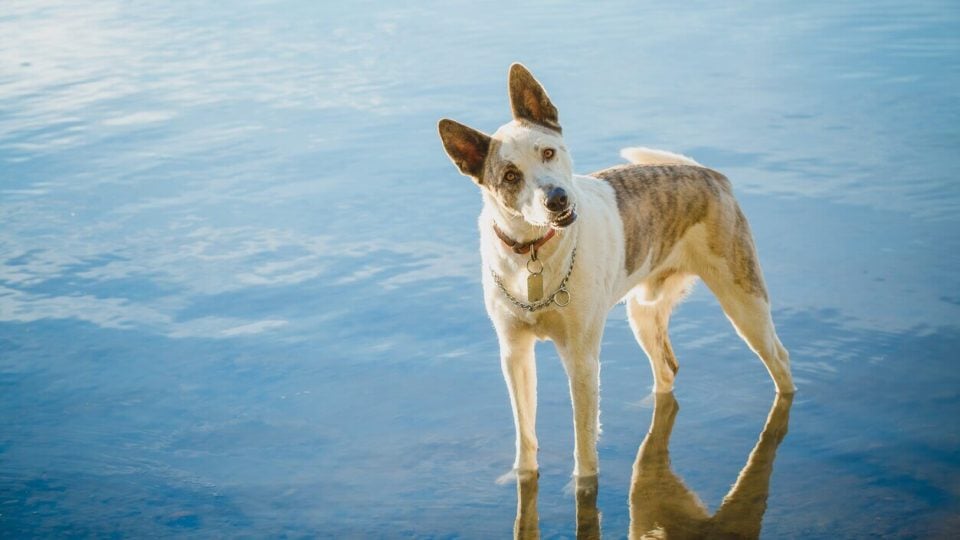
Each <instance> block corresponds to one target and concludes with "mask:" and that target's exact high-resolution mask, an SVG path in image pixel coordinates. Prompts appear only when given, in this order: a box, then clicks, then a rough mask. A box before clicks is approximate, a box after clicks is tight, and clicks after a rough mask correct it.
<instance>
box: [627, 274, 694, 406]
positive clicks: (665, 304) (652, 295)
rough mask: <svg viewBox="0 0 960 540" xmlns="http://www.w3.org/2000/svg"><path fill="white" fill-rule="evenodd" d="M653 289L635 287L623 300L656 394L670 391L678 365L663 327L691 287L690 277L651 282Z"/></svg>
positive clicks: (674, 276) (665, 329) (680, 276)
mask: <svg viewBox="0 0 960 540" xmlns="http://www.w3.org/2000/svg"><path fill="white" fill-rule="evenodd" d="M654 281H655V282H656V283H655V284H653V286H654V287H655V290H650V289H649V288H646V287H643V290H640V288H638V289H637V290H635V291H634V292H633V294H631V295H630V296H629V298H628V300H627V318H628V319H629V320H630V328H631V329H632V330H633V335H634V336H635V337H636V338H637V342H639V343H640V347H642V348H643V352H645V353H647V358H648V359H649V360H650V369H651V370H652V371H653V380H654V384H653V390H654V392H657V393H663V392H670V391H671V390H673V380H674V378H675V377H676V374H677V371H678V370H679V369H680V364H679V363H678V362H677V357H676V355H675V354H674V353H673V347H672V346H671V345H670V335H669V333H668V331H667V327H668V325H669V324H670V314H671V312H672V311H673V307H674V306H675V305H676V303H677V302H678V301H680V300H681V299H682V298H683V297H684V296H686V294H687V292H688V291H689V290H690V288H691V287H692V286H693V278H692V277H690V276H683V275H680V274H672V275H669V276H668V277H666V278H664V279H654Z"/></svg>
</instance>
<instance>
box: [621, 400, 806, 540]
mask: <svg viewBox="0 0 960 540" xmlns="http://www.w3.org/2000/svg"><path fill="white" fill-rule="evenodd" d="M792 403H793V397H792V396H777V397H776V399H774V401H773V405H771V407H770V413H769V414H768V415H767V422H766V424H764V426H763V432H761V433H760V438H759V439H758V440H757V444H756V445H754V447H753V450H752V451H751V452H750V455H749V457H748V458H747V463H746V465H744V467H743V469H741V470H740V476H738V477H737V481H736V482H735V483H734V484H733V487H731V488H730V491H729V492H728V493H727V495H726V497H724V498H723V502H722V503H720V508H718V509H717V511H716V513H714V514H713V515H712V516H711V515H710V514H709V513H708V512H707V508H706V506H705V505H704V504H703V502H701V501H700V498H699V497H698V496H697V495H696V493H694V492H693V491H691V490H690V488H688V487H687V486H686V485H685V484H684V483H683V480H682V479H681V478H680V477H679V476H677V474H676V473H674V472H673V470H672V469H671V468H670V449H669V443H670V433H671V431H673V422H674V420H675V419H676V416H677V411H679V410H680V407H679V406H678V405H677V400H676V398H674V397H673V394H672V393H670V394H657V395H656V405H655V406H654V410H653V423H652V424H651V426H650V431H649V432H648V433H647V436H646V437H645V438H644V439H643V442H642V443H641V444H640V449H639V450H638V451H637V460H636V462H634V465H633V478H632V480H631V486H630V538H631V539H639V538H677V539H683V538H757V537H759V536H760V523H761V521H762V519H763V514H764V512H765V511H766V509H767V496H768V495H769V494H770V474H771V473H772V472H773V460H774V459H775V458H776V453H777V447H778V446H779V445H780V442H781V441H782V440H783V437H784V436H785V435H786V434H787V422H788V420H789V417H790V406H791V404H792Z"/></svg>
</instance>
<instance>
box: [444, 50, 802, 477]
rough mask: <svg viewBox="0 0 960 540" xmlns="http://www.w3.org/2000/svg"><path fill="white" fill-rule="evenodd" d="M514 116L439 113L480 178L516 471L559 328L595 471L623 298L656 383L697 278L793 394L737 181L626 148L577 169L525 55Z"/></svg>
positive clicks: (515, 71)
mask: <svg viewBox="0 0 960 540" xmlns="http://www.w3.org/2000/svg"><path fill="white" fill-rule="evenodd" d="M508 79H509V80H508V91H509V96H510V105H511V109H512V113H513V120H512V121H511V122H509V123H507V124H505V125H503V126H501V127H500V128H499V129H498V130H497V131H496V132H495V133H494V134H493V135H487V134H485V133H483V132H481V131H478V130H475V129H473V128H470V127H467V126H465V125H463V124H460V123H458V122H455V121H453V120H450V119H446V118H445V119H442V120H440V122H439V125H438V130H439V134H440V139H441V141H442V142H443V147H444V149H445V151H446V153H447V155H448V156H449V157H450V159H451V160H452V161H453V163H454V164H455V165H456V166H457V168H458V169H459V171H460V172H461V173H462V174H464V175H466V176H468V177H470V178H471V179H472V180H473V181H474V183H475V184H476V185H477V186H478V187H479V188H480V193H481V194H482V196H483V209H482V211H481V213H480V219H479V227H480V250H481V259H482V262H483V268H484V271H483V292H484V303H485V307H486V310H487V313H488V314H489V316H490V319H491V321H492V322H493V326H494V328H495V330H496V334H497V339H498V342H499V345H500V364H501V368H502V371H503V375H504V378H505V379H506V383H507V388H508V390H509V394H510V401H511V405H512V408H513V416H514V424H515V428H516V459H515V461H514V466H513V469H514V471H516V473H517V474H518V475H521V474H527V473H534V474H535V473H536V472H537V470H538V464H537V448H538V446H537V435H536V429H535V424H536V413H537V382H536V364H535V362H534V344H535V342H536V341H537V340H551V341H553V342H554V344H555V345H556V347H557V351H558V353H559V355H560V358H561V360H562V363H563V367H564V370H565V371H566V373H567V376H568V378H569V383H570V395H571V400H572V402H573V419H574V437H575V443H574V469H573V474H574V476H575V477H585V476H593V475H596V474H597V470H598V469H597V466H598V465H597V437H598V434H599V403H598V401H599V372H600V363H599V357H600V342H601V338H602V336H603V327H604V323H605V321H606V317H607V314H608V312H609V310H610V309H611V308H612V307H613V306H614V305H615V304H616V303H618V302H620V301H624V302H626V305H627V313H628V317H629V321H630V327H631V329H632V330H633V333H634V335H635V336H636V338H637V341H638V342H639V343H640V346H641V347H642V348H643V350H644V352H645V353H646V354H647V357H648V358H649V360H650V367H651V369H652V371H653V379H654V391H655V392H656V393H666V392H670V391H672V389H673V383H674V377H675V376H676V373H677V370H678V368H679V364H678V363H677V359H676V357H675V356H674V353H673V348H672V347H671V345H670V340H669V337H668V335H667V324H668V322H669V319H670V313H671V310H672V309H673V307H674V306H675V305H676V304H677V302H679V301H680V300H681V299H682V298H684V296H685V295H687V294H688V292H689V291H690V289H691V287H692V286H693V283H694V281H695V280H696V279H698V278H699V279H702V280H703V281H704V282H705V283H706V284H707V286H708V287H709V288H710V290H711V291H712V292H713V293H714V294H715V295H716V297H717V299H718V300H719V301H720V305H721V306H722V307H723V310H724V312H725V313H726V315H727V317H728V318H729V319H730V321H731V322H732V323H733V326H734V327H735V329H736V330H737V332H738V333H739V334H740V336H741V337H742V338H743V339H744V341H746V343H747V344H748V346H749V347H750V348H751V349H752V350H753V351H754V352H755V353H756V354H757V355H758V356H759V357H760V359H761V360H762V361H763V363H764V365H765V366H766V368H767V370H768V371H769V373H770V376H771V377H772V379H773V382H774V384H775V385H776V388H777V391H778V392H779V393H781V394H791V393H793V392H794V390H795V388H794V384H793V379H792V377H791V374H790V357H789V354H788V353H787V350H786V349H785V348H784V347H783V345H782V344H781V343H780V339H779V338H778V337H777V334H776V331H775V329H774V325H773V320H772V318H771V315H770V303H769V300H768V297H767V289H766V286H765V284H764V280H763V275H762V273H761V270H760V264H759V262H758V259H757V254H756V249H755V247H754V242H753V238H752V236H751V233H750V227H749V225H748V224H747V220H746V218H745V217H744V215H743V212H741V210H740V207H739V206H738V205H737V202H736V200H735V199H734V197H733V193H732V188H731V185H730V182H729V180H727V178H726V177H725V176H723V175H722V174H720V173H718V172H716V171H713V170H711V169H709V168H706V167H703V166H701V165H700V164H699V163H697V162H696V161H693V160H692V159H690V158H687V157H685V156H681V155H678V154H673V153H670V152H664V151H658V150H649V149H645V148H631V149H626V150H624V151H623V152H622V155H623V156H625V157H626V158H627V160H628V161H630V162H631V163H630V164H627V165H620V166H615V167H611V168H608V169H604V170H601V171H598V172H595V173H593V174H590V175H577V174H574V172H573V162H572V159H571V156H570V152H569V151H568V149H567V147H566V145H565V144H564V141H563V131H562V128H561V126H560V121H559V116H558V114H557V108H556V107H555V106H554V104H553V103H552V102H551V100H550V97H549V96H548V95H547V92H546V90H544V88H543V86H541V84H540V83H539V82H538V81H537V80H536V79H535V78H534V77H533V75H532V74H531V73H530V71H529V70H527V68H526V67H524V66H523V65H521V64H513V65H512V66H511V67H510V72H509V76H508Z"/></svg>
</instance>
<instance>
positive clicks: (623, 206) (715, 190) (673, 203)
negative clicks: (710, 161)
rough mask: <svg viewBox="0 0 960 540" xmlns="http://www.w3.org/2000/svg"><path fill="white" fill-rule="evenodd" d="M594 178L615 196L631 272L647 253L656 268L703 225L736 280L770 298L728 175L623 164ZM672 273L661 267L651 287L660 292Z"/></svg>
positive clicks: (698, 169) (685, 167)
mask: <svg viewBox="0 0 960 540" xmlns="http://www.w3.org/2000/svg"><path fill="white" fill-rule="evenodd" d="M591 176H594V177H596V178H599V179H601V180H604V181H606V182H607V183H609V184H610V186H611V187H613V190H614V193H615V194H616V198H617V208H618V210H619V211H620V217H621V219H622V221H623V227H624V231H623V232H624V238H625V248H624V249H625V259H624V266H625V268H626V271H627V273H628V274H631V273H633V272H634V271H636V270H637V269H638V268H640V267H641V266H642V265H643V263H644V261H645V259H646V258H647V256H648V255H649V257H650V268H657V266H659V265H660V264H661V263H662V262H663V261H664V259H666V257H667V255H669V254H670V251H671V250H672V249H673V247H674V246H675V245H676V244H677V242H678V241H679V240H680V239H681V238H682V237H683V235H684V234H685V233H686V232H687V230H688V229H689V228H690V227H692V226H694V225H696V224H698V223H701V222H705V224H706V225H707V227H706V229H707V231H708V235H709V245H710V249H711V251H713V252H714V253H715V254H717V255H719V256H720V257H721V258H723V259H724V260H725V261H726V262H727V265H728V266H729V270H730V272H731V273H732V275H733V278H734V282H735V283H736V284H737V285H739V286H740V287H741V288H743V289H744V290H745V291H746V292H748V293H750V294H752V295H755V296H760V297H762V298H764V299H766V297H767V294H766V288H765V287H764V284H763V278H762V277H761V273H760V267H759V264H758V262H757V259H756V255H755V253H756V251H755V249H754V245H753V239H752V237H751V236H750V227H749V225H748V224H747V221H746V218H745V217H744V216H743V212H741V211H740V208H739V206H738V205H737V203H736V201H735V200H734V198H733V194H732V188H731V186H730V181H729V180H727V178H726V177H725V176H723V175H722V174H720V173H718V172H716V171H713V170H711V169H708V168H705V167H696V166H691V165H657V166H653V165H622V166H618V167H612V168H609V169H604V170H602V171H598V172H595V173H593V174H592V175H591ZM673 272H674V269H662V270H661V271H660V272H659V273H658V275H655V276H652V278H653V279H652V281H651V282H650V284H651V285H653V286H654V287H653V288H654V289H657V288H658V287H656V286H658V285H662V283H663V281H664V280H666V279H667V278H669V277H670V276H671V275H672V274H673ZM660 274H662V275H660Z"/></svg>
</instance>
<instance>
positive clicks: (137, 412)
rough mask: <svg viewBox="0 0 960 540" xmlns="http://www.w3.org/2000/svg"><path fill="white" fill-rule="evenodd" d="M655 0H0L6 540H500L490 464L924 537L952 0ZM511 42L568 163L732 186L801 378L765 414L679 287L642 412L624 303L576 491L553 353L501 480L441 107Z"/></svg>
mask: <svg viewBox="0 0 960 540" xmlns="http://www.w3.org/2000/svg"><path fill="white" fill-rule="evenodd" d="M677 9H678V10H676V11H674V10H667V9H665V8H658V7H655V6H637V5H635V4H634V3H632V2H607V3H603V4H602V5H598V6H594V7H590V8H587V7H580V6H574V5H571V4H563V5H560V4H555V3H546V2H544V3H534V4H532V5H523V6H521V5H517V4H515V3H505V4H502V5H499V6H491V7H484V8H483V9H480V8H477V7H474V6H473V4H472V3H463V4H454V3H450V2H432V3H430V2H422V3H417V4H416V5H410V6H401V5H399V4H392V3H383V4H379V3H358V2H352V3H349V4H344V5H342V6H337V7H334V6H332V5H327V4H326V3H314V2H306V1H291V2H276V3H275V2H254V1H251V2H244V3H230V4H229V5H224V6H214V5H210V4H209V3H200V2H196V3H187V2H178V3H176V4H174V5H171V4H169V3H162V2H138V3H128V2H113V1H103V2H72V3H69V4H68V5H62V4H61V3H58V2H43V1H37V0H31V1H24V2H18V1H13V2H10V1H7V2H4V3H3V6H2V7H0V36H3V37H2V38H0V224H2V225H0V395H2V398H0V536H4V537H60V536H97V537H99V536H115V537H132V538H142V537H155V536H172V535H195V536H202V537H211V536H212V537H237V536H241V537H242V536H248V537H276V536H321V537H356V538H360V537H364V538H371V537H372V538H376V537H412V536H416V537H427V538H448V537H466V538H491V537H494V538H495V537H506V536H509V535H511V534H512V531H513V528H514V521H515V519H516V518H517V505H518V498H517V497H518V494H519V496H520V501H519V502H520V503H521V508H523V509H524V512H522V513H521V515H520V518H521V525H523V526H525V527H530V528H538V529H539V531H540V533H541V535H542V536H543V537H545V538H552V537H572V536H574V534H575V531H576V530H577V516H578V515H579V519H580V527H581V529H582V530H588V529H589V528H590V527H595V526H599V527H600V529H601V530H602V532H603V535H604V537H606V538H620V537H625V536H626V535H627V534H628V531H630V530H631V527H632V528H633V530H634V531H635V532H637V533H639V532H642V530H643V529H645V528H647V527H648V526H649V525H650V524H651V523H654V524H656V523H659V524H661V525H663V524H666V525H669V526H675V527H681V526H682V527H694V526H696V527H707V528H705V529H697V530H699V531H700V532H703V531H706V530H710V529H709V527H722V526H726V525H728V524H729V523H732V522H733V521H737V520H739V522H740V523H741V526H743V527H746V528H745V529H743V530H745V531H754V533H753V534H755V533H756V532H755V531H756V530H758V528H760V527H762V529H759V530H760V531H761V532H760V534H761V536H763V537H767V538H790V537H793V538H852V537H864V536H871V535H874V536H883V537H950V536H953V535H955V534H956V533H957V531H958V530H960V454H958V448H960V429H958V428H960V426H958V420H957V418H960V396H958V389H960V370H958V369H957V367H956V360H957V353H956V351H957V350H958V346H960V317H958V316H960V293H958V292H957V291H958V290H960V274H958V272H957V271H956V267H957V263H958V262H960V257H958V253H960V235H958V234H957V231H958V223H960V220H958V218H957V210H958V209H960V188H958V184H957V180H956V179H957V177H958V173H960V166H958V165H960V159H958V157H957V150H958V146H960V128H958V127H957V126H960V103H958V97H957V93H956V88H958V87H960V54H958V53H960V9H958V6H957V5H956V4H955V3H952V2H913V3H909V4H907V5H902V4H901V3H893V2H845V3H841V4H837V3H833V2H812V3H811V2H807V3H803V4H786V5H771V4H769V3H760V2H756V3H739V4H737V6H736V7H718V5H717V4H712V3H704V4H701V5H696V4H691V5H688V6H686V7H683V8H677ZM514 61H522V62H524V63H526V64H527V65H528V67H530V68H531V69H532V70H533V71H534V73H535V74H537V75H538V77H540V79H541V80H542V81H543V82H544V84H545V85H546V86H547V88H548V90H550V92H551V96H552V97H553V99H554V101H555V103H556V104H557V105H558V107H559V109H560V114H561V121H562V122H563V124H564V128H565V133H566V137H567V141H568V144H569V147H570V148H571V149H572V151H573V155H574V158H575V160H576V161H577V168H578V170H580V171H584V172H586V171H590V170H595V169H598V168H601V167H604V166H607V165H610V164H613V163H616V162H617V158H616V155H617V151H618V150H619V149H620V148H621V147H623V146H629V145H637V144H642V145H647V146H652V147H661V148H666V149H671V150H674V151H679V152H683V153H686V154H688V155H691V156H693V157H695V158H696V159H698V160H699V161H701V162H703V163H705V164H708V165H710V166H713V167H715V168H718V169H720V170H722V171H723V172H725V173H726V174H727V175H728V176H729V177H730V178H731V179H732V181H733V182H734V185H735V188H736V190H737V193H738V196H739V198H740V200H741V203H742V206H743V207H744V210H745V212H746V214H747V215H748V217H749V218H750V220H751V223H752V225H753V229H754V231H755V235H756V237H757V243H758V246H759V249H760V253H761V259H762V262H763V264H764V268H765V272H766V276H767V281H768V284H769V288H770V290H771V296H772V299H773V302H774V306H775V313H774V316H775V319H776V321H777V325H778V329H779V332H780V335H781V338H782V339H783V341H784V343H785V344H786V345H787V346H788V348H790V349H791V351H792V356H793V361H794V373H795V377H796V379H797V383H798V385H799V387H800V392H799V393H798V394H797V397H796V398H795V399H794V400H793V403H792V406H790V404H787V406H784V405H783V404H775V403H774V393H773V388H772V385H771V384H770V382H769V380H768V377H767V375H766V373H765V371H764V370H763V368H762V367H761V365H760V363H759V362H758V361H757V360H756V359H755V358H754V357H753V356H752V354H751V353H749V351H748V350H747V349H746V348H745V346H744V345H743V344H742V343H741V342H740V340H739V339H738V338H737V337H736V335H735V334H734V333H733V331H732V330H731V329H730V327H729V325H728V323H727V322H726V320H725V319H724V318H723V316H722V314H721V312H720V310H719V308H718V307H717V305H716V303H715V302H714V300H713V299H712V298H711V297H710V296H709V295H708V294H706V293H705V292H704V291H703V290H702V289H701V290H698V292H697V293H695V294H694V296H693V297H692V298H691V299H690V300H689V301H688V302H687V303H686V304H684V305H683V306H682V307H681V308H680V311H679V313H678V314H677V316H676V317H675V319H674V324H673V325H672V336H673V342H674V346H675V348H676V350H677V354H678V357H679V359H680V363H681V366H682V368H683V369H682V370H681V373H680V376H679V379H678V384H677V390H676V392H675V402H672V401H663V400H661V402H660V403H658V404H657V406H656V408H655V407H654V400H653V397H652V396H651V395H650V389H651V384H652V381H651V377H650V372H649V368H648V366H647V362H646V359H645V357H644V356H643V355H642V353H641V352H640V350H639V348H638V347H637V345H636V344H635V343H634V342H633V338H632V336H631V334H630V331H629V328H628V327H627V324H626V322H625V317H624V313H623V308H622V307H617V308H616V309H614V311H613V312H612V314H611V317H610V320H609V322H608V325H607V333H606V335H605V339H604V351H603V355H602V359H603V371H602V374H601V378H602V385H603V388H602V402H601V408H602V420H603V425H604V433H603V436H602V438H601V441H600V458H601V475H600V479H599V484H598V486H599V487H598V493H597V496H596V498H595V500H592V499H591V498H590V497H583V496H581V497H579V498H578V497H576V496H575V491H576V490H575V486H573V485H571V484H570V476H569V474H570V471H571V469H572V428H571V425H570V424H571V422H570V412H569V399H568V397H567V391H566V386H565V385H566V381H565V377H564V375H563V373H562V369H561V368H560V365H559V362H558V361H557V358H556V355H555V353H554V352H553V350H552V347H550V346H548V345H543V346H541V347H539V348H538V355H539V371H540V379H541V382H540V409H539V422H538V423H539V426H538V427H539V434H540V442H541V447H542V449H541V453H540V463H541V467H542V475H541V478H540V480H539V483H538V484H537V485H535V486H531V485H529V484H527V485H521V486H520V488H522V489H520V491H519V492H518V490H517V486H516V485H515V484H513V483H507V484H497V483H496V482H495V480H496V479H497V478H498V477H499V476H500V475H501V474H502V473H504V472H505V471H506V470H507V469H508V468H509V466H510V464H511V461H512V452H513V448H512V446H513V425H512V420H511V415H510V410H509V406H508V401H507V396H506V392H505V388H504V385H503V382H502V380H501V376H500V369H499V366H498V362H497V346H496V341H495V339H494V334H493V331H492V329H491V327H490V324H489V322H488V321H487V319H486V317H485V314H484V311H483V307H482V303H481V291H480V285H479V277H480V272H481V268H480V266H479V256H478V250H477V233H476V221H475V220H476V216H477V214H478V212H479V208H480V201H479V197H478V196H477V195H476V189H475V187H474V186H472V185H471V183H470V182H469V181H467V180H466V179H464V178H462V177H460V176H459V175H458V174H457V173H456V171H455V169H454V168H453V167H452V165H451V164H450V163H449V161H448V160H447V158H446V157H445V156H444V154H443V152H442V150H441V146H440V143H439V141H438V139H437V136H436V131H435V122H436V121H437V119H439V118H440V117H442V116H449V117H452V118H456V119H458V120H460V121H463V122H466V123H468V124H471V125H474V126H476V127H478V128H481V129H485V130H493V129H495V128H496V127H497V126H498V125H499V124H501V123H503V122H505V121H506V120H507V119H508V108H507V96H506V92H505V79H506V71H507V67H508V66H509V64H510V63H511V62H514ZM768 414H770V421H769V422H768ZM674 415H675V416H674ZM654 419H657V421H656V422H654ZM652 427H653V428H655V429H652ZM651 429H652V431H651V432H650V436H649V437H647V433H648V430H651ZM784 431H786V432H787V433H786V435H785V436H784ZM645 440H646V442H644V441H645ZM641 445H642V446H641ZM755 445H756V451H754V447H755ZM638 454H639V456H638ZM751 455H754V456H755V457H754V458H751V457H750V456H751ZM638 457H639V458H641V459H640V463H639V464H640V465H643V467H640V468H638V469H637V473H636V474H634V465H635V462H637V460H638ZM667 460H669V462H668V461H667ZM668 463H669V465H668ZM751 463H752V464H753V465H751V466H748V464H751ZM742 469H743V478H745V480H743V481H741V482H739V483H738V484H737V485H739V486H741V489H739V490H735V491H734V492H733V493H732V494H731V496H730V498H728V499H727V501H728V503H726V504H725V503H724V502H723V501H724V497H725V495H727V493H728V491H730V489H731V486H732V485H733V484H734V483H735V482H737V479H738V475H740V474H741V471H742ZM651 486H652V487H651ZM631 493H633V494H634V495H633V496H632V498H631ZM531 494H532V495H535V497H532V495H531ZM696 499H699V500H700V501H702V503H703V505H704V506H705V508H698V507H697V506H696V505H695V504H693V503H691V504H693V505H692V506H690V505H688V506H683V505H682V504H680V503H676V504H677V505H678V506H677V508H680V510H677V512H679V514H676V515H673V517H671V514H657V507H656V506H655V505H654V501H658V502H663V504H664V505H669V504H673V503H671V501H674V502H676V501H688V502H689V501H695V500H696ZM730 501H732V502H730ZM531 503H535V508H534V507H533V506H532V505H531ZM578 503H579V508H578ZM594 505H595V506H594ZM721 508H722V509H723V510H720V509H721ZM681 510H682V511H681ZM718 510H720V511H718ZM714 513H717V516H716V517H714V518H710V517H709V516H711V515H713V514H714ZM677 515H679V517H677ZM597 516H599V518H597ZM730 516H733V518H734V519H733V521H730V520H731V518H730ZM674 518H676V519H674ZM671 519H674V521H672V522H671ZM691 530H692V529H691ZM714 530H716V529H714Z"/></svg>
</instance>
